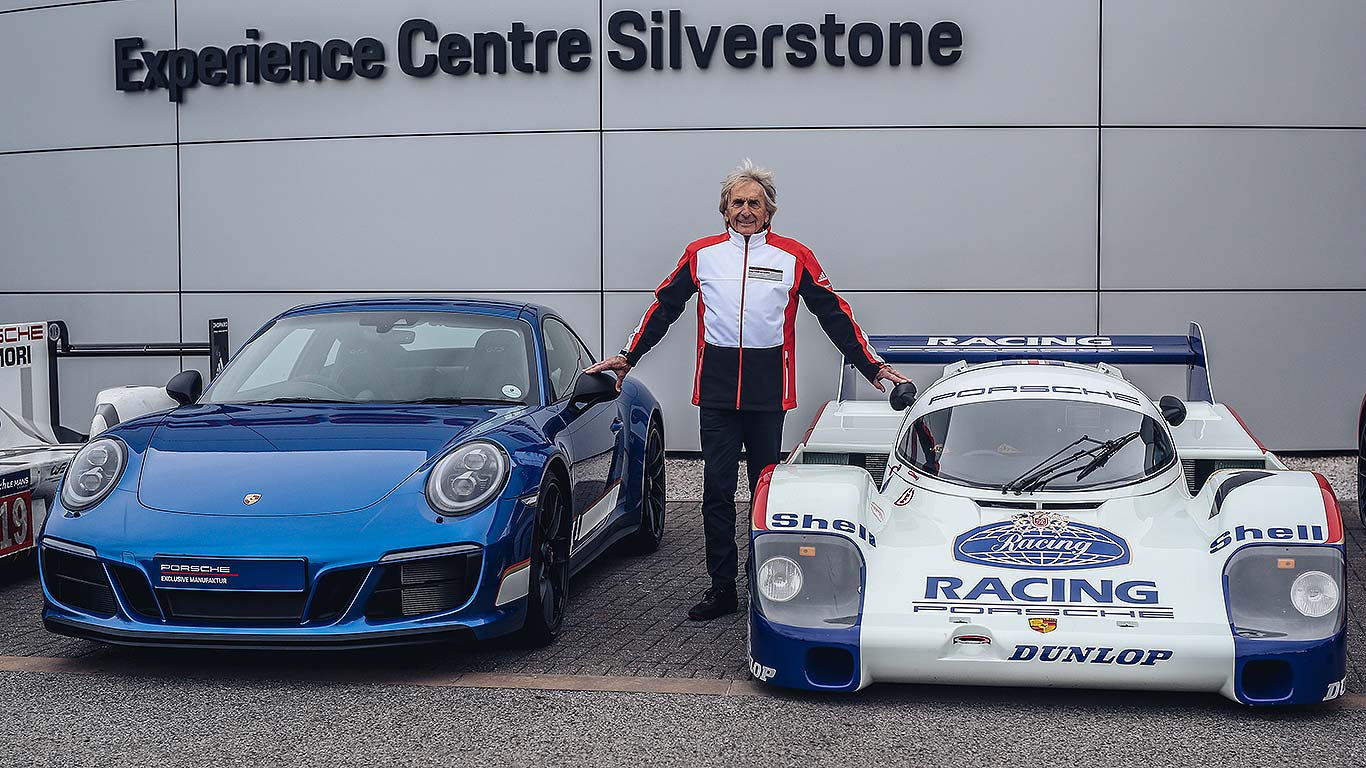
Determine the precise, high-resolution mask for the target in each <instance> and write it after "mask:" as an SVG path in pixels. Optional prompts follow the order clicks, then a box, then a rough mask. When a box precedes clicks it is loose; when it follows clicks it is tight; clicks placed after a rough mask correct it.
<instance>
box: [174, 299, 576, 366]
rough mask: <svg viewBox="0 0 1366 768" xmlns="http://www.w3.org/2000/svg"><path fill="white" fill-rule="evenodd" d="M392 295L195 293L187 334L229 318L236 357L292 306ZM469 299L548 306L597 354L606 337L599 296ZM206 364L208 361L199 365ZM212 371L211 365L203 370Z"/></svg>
mask: <svg viewBox="0 0 1366 768" xmlns="http://www.w3.org/2000/svg"><path fill="white" fill-rule="evenodd" d="M392 295H394V294H387V293H374V294H364V293H354V294H326V293H190V294H186V295H185V297H184V299H183V301H182V303H181V306H182V309H183V312H182V314H181V330H182V332H183V333H184V337H185V339H186V340H187V341H195V340H197V341H202V340H205V339H207V338H208V327H209V325H208V323H209V319H210V318H217V317H226V318H228V335H229V339H230V341H231V343H232V349H233V353H234V354H236V352H237V350H238V348H240V347H241V346H242V344H243V342H245V341H246V340H247V339H248V338H249V337H250V336H251V335H252V334H253V333H255V332H256V329H257V328H259V327H261V325H262V324H264V323H265V322H266V321H267V320H269V319H271V318H272V317H274V316H276V315H278V314H280V313H281V312H284V311H285V310H287V309H289V308H290V307H296V306H298V305H300V304H310V303H313V302H320V301H337V300H342V299H346V298H361V297H368V296H392ZM412 295H421V296H440V295H452V296H454V295H457V294H437V293H418V294H412ZM458 295H459V296H462V297H465V298H479V299H497V300H500V301H527V302H531V303H534V304H543V305H545V306H547V307H550V308H551V309H554V310H555V311H556V312H559V313H560V315H561V317H563V318H564V319H565V320H567V321H568V322H569V325H570V326H571V327H572V328H573V329H574V331H575V332H576V333H578V334H579V336H580V337H582V338H583V341H584V343H585V344H587V345H588V346H589V347H590V348H591V349H592V350H593V351H594V352H595V353H596V352H597V349H598V345H599V341H598V340H599V338H600V337H601V335H602V318H601V311H600V310H601V307H600V301H599V297H598V293H597V292H596V291H593V292H583V293H517V294H507V293H462V294H458ZM199 362H201V363H205V364H206V361H199ZM200 368H201V370H207V367H206V365H201V366H200Z"/></svg>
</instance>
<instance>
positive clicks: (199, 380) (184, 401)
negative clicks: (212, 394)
mask: <svg viewBox="0 0 1366 768" xmlns="http://www.w3.org/2000/svg"><path fill="white" fill-rule="evenodd" d="M203 392H204V377H203V376H200V375H199V371H181V372H180V373H177V374H176V375H174V376H172V377H171V380H170V381H168V382H166V394H168V395H170V396H171V399H172V400H174V401H176V402H177V403H180V404H181V405H189V404H190V403H193V402H194V401H196V400H198V399H199V396H200V395H201V394H203Z"/></svg>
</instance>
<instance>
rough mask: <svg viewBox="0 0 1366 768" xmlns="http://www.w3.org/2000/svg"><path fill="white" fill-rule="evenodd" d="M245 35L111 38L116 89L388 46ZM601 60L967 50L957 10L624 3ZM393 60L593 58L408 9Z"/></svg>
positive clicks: (376, 71) (896, 58)
mask: <svg viewBox="0 0 1366 768" xmlns="http://www.w3.org/2000/svg"><path fill="white" fill-rule="evenodd" d="M244 37H245V38H246V39H245V41H244V42H239V43H236V44H233V45H229V46H227V47H222V46H217V45H209V46H205V47H203V48H200V49H199V50H194V49H192V48H167V49H160V50H157V49H148V48H147V46H146V44H145V41H144V40H143V38H141V37H120V38H117V39H115V40H114V87H115V89H116V90H119V91H156V90H164V91H165V92H166V96H167V98H168V99H170V100H171V101H174V102H179V101H181V100H183V99H184V97H185V92H186V91H187V90H189V89H191V88H195V87H197V86H200V85H205V86H209V87H215V88H216V87H221V86H224V85H246V84H251V85H256V84H259V83H262V82H266V83H285V82H289V81H295V82H303V81H305V80H350V79H351V78H353V77H362V78H367V79H377V78H380V77H383V76H384V74H385V73H386V72H387V71H388V70H389V68H390V66H391V62H390V61H389V54H388V49H387V48H386V47H385V44H384V42H383V41H382V40H380V39H379V38H376V37H361V38H359V39H356V40H354V41H350V40H340V39H331V40H327V41H324V42H318V41H315V40H295V41H291V42H288V43H285V42H263V41H262V35H261V31H260V30H259V29H255V28H249V29H247V30H245V32H244ZM607 37H608V39H609V41H610V46H609V47H608V49H607V64H608V66H610V67H612V68H613V69H618V70H623V71H628V72H629V71H634V70H640V69H644V68H646V67H648V68H650V69H656V70H662V69H666V68H667V69H683V68H684V67H685V66H690V67H696V68H697V69H707V68H709V67H711V66H712V64H713V63H718V64H724V65H725V66H728V67H732V68H735V69H747V68H749V67H753V66H755V65H758V66H760V67H763V68H765V69H771V68H773V67H775V66H788V67H793V68H796V69H804V68H808V67H814V66H817V65H824V66H830V67H843V66H845V65H846V63H848V64H851V65H853V66H855V67H876V66H887V67H894V68H899V67H906V66H909V67H919V66H921V65H922V64H924V63H925V62H926V61H927V60H928V61H929V62H930V63H931V64H934V65H936V66H941V67H946V66H950V65H952V64H954V63H955V62H957V61H958V60H959V59H960V58H961V57H962V55H963V50H962V48H963V30H962V28H961V27H960V26H959V25H958V24H957V23H956V22H953V21H938V22H935V23H933V24H931V25H929V27H928V29H926V28H925V27H924V26H922V25H921V24H920V23H918V22H915V21H893V22H886V23H878V22H872V21H860V22H855V23H853V24H849V23H847V22H846V21H844V20H842V19H840V17H839V16H838V15H837V14H834V13H827V14H824V17H823V18H822V19H821V20H819V21H810V22H798V23H794V24H768V25H766V26H763V27H756V26H753V25H750V24H743V23H741V24H731V25H730V26H727V27H724V28H723V27H721V26H720V25H716V24H713V25H710V26H702V25H697V24H689V23H685V20H684V18H683V12H682V11H680V10H670V11H662V10H654V11H649V12H648V13H642V12H640V11H634V10H619V11H616V12H614V13H613V14H612V15H611V16H609V17H608V19H607ZM394 47H395V48H396V49H397V53H396V55H395V57H394V60H393V62H392V64H394V65H397V67H398V69H399V71H400V72H402V73H403V74H404V75H407V76H409V77H418V78H426V77H431V76H433V75H435V74H436V73H437V72H438V71H439V72H441V73H443V74H445V75H449V76H454V77H465V76H468V75H488V74H498V75H503V74H507V72H508V68H509V66H511V68H512V70H514V71H516V72H520V73H524V74H527V75H536V74H543V73H546V72H549V71H551V70H552V69H562V70H565V71H567V72H583V71H585V70H587V69H588V68H589V67H590V66H591V65H592V63H593V52H594V44H593V38H592V36H591V35H589V34H588V32H586V31H584V30H582V29H577V28H570V29H560V30H556V29H541V30H536V29H530V28H528V27H527V25H526V24H525V23H523V22H520V21H516V22H513V23H512V24H511V26H510V28H509V30H508V31H507V32H502V31H492V32H489V31H486V32H474V33H470V34H466V33H464V32H451V31H444V32H443V30H441V29H440V28H439V27H438V26H437V25H436V24H435V23H433V22H431V21H429V20H427V19H420V18H418V19H409V20H407V21H405V22H403V24H402V25H400V26H399V28H398V33H397V34H396V35H395V38H394Z"/></svg>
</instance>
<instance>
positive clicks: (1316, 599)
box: [1290, 571, 1342, 619]
mask: <svg viewBox="0 0 1366 768" xmlns="http://www.w3.org/2000/svg"><path fill="white" fill-rule="evenodd" d="M1341 594H1342V593H1341V591H1340V590H1339V589H1338V584H1337V582H1336V581H1333V577H1331V576H1329V575H1328V574H1326V573H1324V572H1323V571H1305V572H1304V573H1301V574H1300V575H1299V576H1296V577H1295V581H1294V582H1293V583H1291V585H1290V603H1291V605H1294V606H1295V610H1297V611H1299V612H1300V613H1302V614H1304V615H1305V616H1308V617H1309V618H1311V619H1317V618H1318V617H1320V616H1327V615H1328V614H1330V613H1332V612H1333V609H1335V608H1337V607H1338V598H1339V597H1340V596H1341Z"/></svg>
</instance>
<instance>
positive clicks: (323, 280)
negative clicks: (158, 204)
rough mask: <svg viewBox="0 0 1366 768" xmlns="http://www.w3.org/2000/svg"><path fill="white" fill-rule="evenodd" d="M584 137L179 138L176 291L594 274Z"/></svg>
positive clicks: (593, 219) (594, 191)
mask: <svg viewBox="0 0 1366 768" xmlns="http://www.w3.org/2000/svg"><path fill="white" fill-rule="evenodd" d="M598 162H599V158H598V138H597V136H595V135H592V134H543V135H520V136H455V137H427V138H396V139H345V140H333V141H285V142H253V143H246V144H208V145H197V146H189V147H185V148H183V149H182V155H181V224H182V227H183V231H184V235H183V238H182V241H181V242H182V248H183V255H184V257H183V262H184V269H185V281H184V286H185V289H186V290H199V291H256V290H274V291H308V290H342V291H346V290H356V291H377V290H379V291H398V292H411V291H414V290H450V291H462V292H463V291H476V290H500V289H516V290H526V291H535V290H537V289H549V290H571V289H596V288H597V287H598V286H599V283H600V277H599V248H600V246H599V218H598V216H599V212H598V209H599V202H598V200H599V198H598V173H599V171H598Z"/></svg>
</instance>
